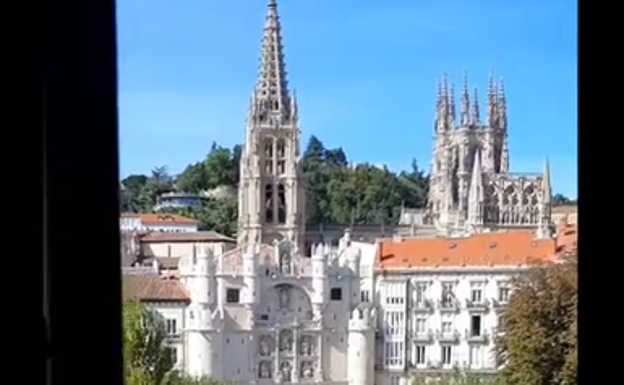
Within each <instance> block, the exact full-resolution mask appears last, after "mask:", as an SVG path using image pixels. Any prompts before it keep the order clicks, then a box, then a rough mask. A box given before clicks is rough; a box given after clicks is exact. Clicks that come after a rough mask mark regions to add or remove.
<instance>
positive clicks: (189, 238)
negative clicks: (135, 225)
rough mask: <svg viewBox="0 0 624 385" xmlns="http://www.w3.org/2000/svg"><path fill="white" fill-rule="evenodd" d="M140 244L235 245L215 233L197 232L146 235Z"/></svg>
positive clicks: (227, 238) (225, 237)
mask: <svg viewBox="0 0 624 385" xmlns="http://www.w3.org/2000/svg"><path fill="white" fill-rule="evenodd" d="M141 242H227V243H236V240H235V239H233V238H230V237H228V236H225V235H223V234H219V233H217V232H216V231H197V232H193V233H160V232H152V233H147V234H145V235H144V236H143V237H141Z"/></svg>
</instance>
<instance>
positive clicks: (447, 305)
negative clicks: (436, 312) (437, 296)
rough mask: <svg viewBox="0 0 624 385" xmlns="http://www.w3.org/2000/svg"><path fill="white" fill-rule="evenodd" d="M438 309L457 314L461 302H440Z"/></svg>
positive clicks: (447, 300) (448, 300) (453, 300)
mask: <svg viewBox="0 0 624 385" xmlns="http://www.w3.org/2000/svg"><path fill="white" fill-rule="evenodd" d="M438 309H440V311H444V312H456V311H457V310H459V302H458V301H457V300H455V299H446V300H441V301H438Z"/></svg>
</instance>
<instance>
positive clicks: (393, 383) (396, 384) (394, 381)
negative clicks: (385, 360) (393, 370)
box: [390, 376, 401, 385]
mask: <svg viewBox="0 0 624 385" xmlns="http://www.w3.org/2000/svg"><path fill="white" fill-rule="evenodd" d="M390 385H401V377H399V376H391V377H390Z"/></svg>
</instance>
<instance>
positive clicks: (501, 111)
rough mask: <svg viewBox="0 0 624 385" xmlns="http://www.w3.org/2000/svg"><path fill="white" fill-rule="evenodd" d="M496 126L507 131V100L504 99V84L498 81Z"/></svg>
mask: <svg viewBox="0 0 624 385" xmlns="http://www.w3.org/2000/svg"><path fill="white" fill-rule="evenodd" d="M498 124H499V126H500V128H501V129H503V130H506V129H507V98H506V97H505V84H504V83H503V78H501V79H500V83H499V88H498Z"/></svg>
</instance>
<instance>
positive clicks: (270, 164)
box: [264, 159, 273, 174]
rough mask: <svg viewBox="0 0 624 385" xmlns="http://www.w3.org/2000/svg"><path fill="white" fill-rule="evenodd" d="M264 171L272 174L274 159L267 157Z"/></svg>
mask: <svg viewBox="0 0 624 385" xmlns="http://www.w3.org/2000/svg"><path fill="white" fill-rule="evenodd" d="M264 171H265V172H266V173H267V174H272V173H273V161H272V160H270V159H267V160H265V161H264Z"/></svg>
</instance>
